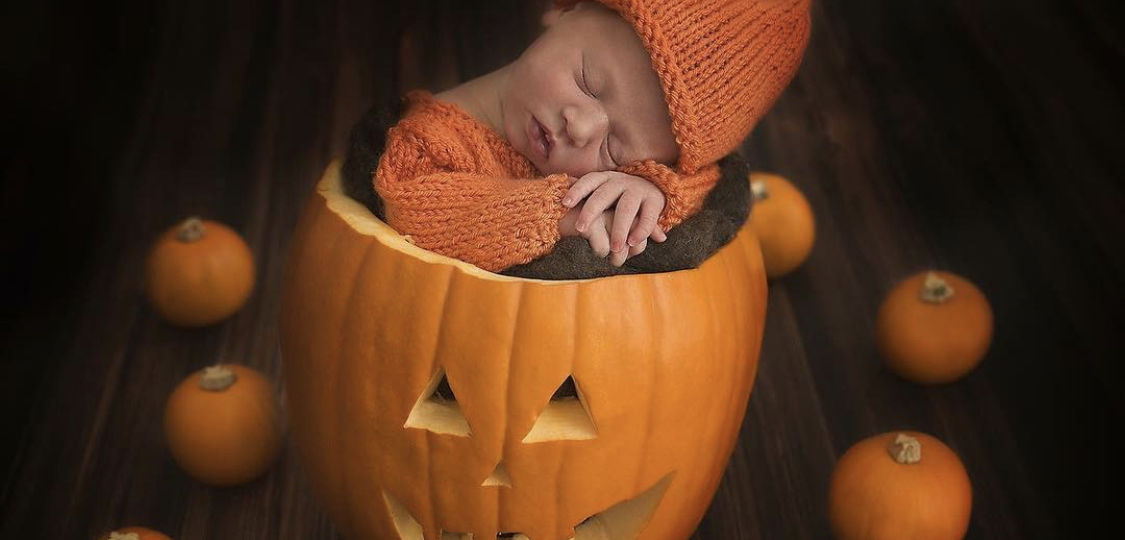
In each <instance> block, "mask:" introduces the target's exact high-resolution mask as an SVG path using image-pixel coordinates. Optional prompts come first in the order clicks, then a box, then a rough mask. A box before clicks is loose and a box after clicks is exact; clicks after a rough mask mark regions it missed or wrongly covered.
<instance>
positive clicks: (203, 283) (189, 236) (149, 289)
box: [145, 217, 254, 327]
mask: <svg viewBox="0 0 1125 540" xmlns="http://www.w3.org/2000/svg"><path fill="white" fill-rule="evenodd" d="M253 288H254V256H253V254H251V252H250V248H249V247H248V246H247V245H246V242H245V241H244V240H243V239H242V237H241V236H239V235H238V233H236V232H234V230H232V229H231V228H230V227H227V226H226V225H223V224H222V223H219V222H216V221H209V220H203V219H200V218H198V217H190V218H187V219H185V220H184V221H182V222H180V223H179V224H177V225H175V226H174V227H172V228H170V229H168V230H167V231H165V232H164V233H163V234H161V235H160V237H159V238H158V239H157V240H156V242H155V243H154V244H153V246H152V249H151V250H150V251H149V255H148V260H147V262H146V268H145V293H146V295H147V296H148V299H149V302H150V303H151V304H152V307H153V309H155V310H156V312H157V313H159V314H160V315H161V316H162V317H163V318H164V319H165V320H167V321H168V322H170V323H172V324H175V325H177V326H190V327H195V326H207V325H209V324H214V323H216V322H219V321H221V320H223V319H225V318H227V317H229V316H231V315H233V314H234V312H236V311H238V309H239V308H241V307H242V305H243V304H244V303H245V302H246V299H247V298H248V297H249V296H250V292H251V290H252V289H253Z"/></svg>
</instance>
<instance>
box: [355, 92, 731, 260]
mask: <svg viewBox="0 0 1125 540" xmlns="http://www.w3.org/2000/svg"><path fill="white" fill-rule="evenodd" d="M401 105H402V102H401V101H398V100H396V102H395V103H393V104H389V105H384V106H375V107H372V108H371V110H369V111H368V112H367V114H365V115H364V116H363V118H361V119H360V120H359V122H358V123H357V124H356V125H355V127H354V128H352V133H351V138H350V140H349V144H348V154H347V156H346V157H345V159H344V167H343V175H344V191H345V193H347V194H348V196H350V197H352V198H353V199H355V200H357V201H359V202H361V203H363V204H364V205H366V206H367V208H369V209H370V210H371V213H373V214H375V215H376V216H378V217H379V219H382V220H386V214H385V212H384V209H383V201H382V199H380V198H379V195H378V194H377V193H376V192H375V188H374V186H372V182H371V176H372V175H373V174H374V171H375V168H376V167H377V166H378V165H379V156H380V154H382V152H383V146H384V143H385V140H386V135H387V130H388V129H390V128H391V127H392V126H394V125H395V123H397V122H398V118H399V114H400V113H401V109H400V106H401ZM719 165H720V166H721V168H722V177H721V178H720V179H719V182H718V184H716V185H715V187H714V188H713V189H712V190H711V193H709V194H708V195H707V199H706V200H705V201H704V203H703V209H702V210H700V211H699V212H698V213H696V214H695V215H693V216H691V217H689V218H687V219H686V220H684V221H683V222H682V223H680V224H679V225H678V226H676V227H673V228H672V230H670V231H668V239H667V240H665V241H664V242H662V243H659V244H658V243H655V242H651V241H650V242H649V243H648V247H646V248H645V250H644V251H643V252H642V253H641V254H639V255H636V256H634V257H631V258H629V259H628V260H626V261H625V264H624V265H622V266H621V267H615V266H613V265H612V264H610V263H609V259H608V257H598V256H597V255H596V254H595V253H594V252H593V250H592V249H590V244H589V243H588V242H587V241H586V239H585V238H583V237H581V236H569V237H563V238H562V239H560V240H559V242H558V243H556V244H555V249H554V250H553V251H551V253H548V254H547V255H544V256H542V257H540V258H538V259H535V260H533V261H531V262H529V263H526V264H520V265H516V266H512V267H510V268H507V269H505V270H503V271H502V272H500V273H501V274H504V275H507V276H515V277H525V278H537V279H583V278H594V277H604V276H613V275H619V274H638V273H645V272H671V271H673V270H684V269H687V268H695V267H697V266H699V265H700V264H701V263H702V262H703V261H705V260H707V258H708V257H710V256H711V255H712V254H713V253H715V252H716V251H718V250H719V248H721V247H723V246H724V245H726V243H727V242H729V241H730V240H731V239H732V238H734V235H735V233H737V232H738V229H739V228H741V227H742V224H743V223H745V222H746V218H747V217H748V216H749V215H750V204H751V200H752V199H751V197H750V184H749V182H748V181H747V175H748V174H749V172H750V170H749V166H748V165H747V163H746V161H744V160H743V159H742V158H741V157H739V156H738V155H737V154H731V155H730V156H727V157H725V158H723V159H722V160H720V161H719Z"/></svg>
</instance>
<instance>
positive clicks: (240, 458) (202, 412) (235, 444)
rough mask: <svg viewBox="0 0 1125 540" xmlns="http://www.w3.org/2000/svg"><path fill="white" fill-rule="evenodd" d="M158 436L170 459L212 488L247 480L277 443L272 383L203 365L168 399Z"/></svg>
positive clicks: (269, 459) (245, 371)
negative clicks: (162, 436)
mask: <svg viewBox="0 0 1125 540" xmlns="http://www.w3.org/2000/svg"><path fill="white" fill-rule="evenodd" d="M164 434H165V437H166V438H167V440H168V448H169V450H171V452H172V457H173V458H175V460H176V462H177V463H179V465H180V467H182V468H183V469H184V470H185V471H186V472H187V473H188V474H189V475H191V476H192V477H193V478H195V479H196V480H199V481H200V482H203V483H204V484H208V485H212V486H233V485H237V484H242V483H245V482H248V481H250V480H253V479H254V478H257V477H258V476H260V475H261V474H262V473H264V472H265V471H266V469H268V468H269V467H270V465H271V464H272V463H273V462H274V460H275V458H276V457H277V454H278V451H279V449H280V447H281V428H280V420H279V418H278V411H277V405H276V403H275V401H274V392H273V387H272V385H271V384H270V382H269V381H268V380H267V379H266V378H265V376H263V375H262V374H261V373H259V372H257V371H255V370H253V369H251V368H248V367H246V366H240V365H235V364H220V365H216V366H211V367H207V368H204V369H203V370H202V371H200V372H197V373H195V374H192V375H191V376H189V377H188V378H187V379H184V381H183V382H181V383H180V384H179V386H177V387H176V389H175V390H174V391H173V392H172V395H171V396H170V397H169V398H168V404H167V406H166V408H165V412H164Z"/></svg>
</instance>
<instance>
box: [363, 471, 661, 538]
mask: <svg viewBox="0 0 1125 540" xmlns="http://www.w3.org/2000/svg"><path fill="white" fill-rule="evenodd" d="M674 474H675V473H668V474H667V475H665V476H664V478H661V479H660V480H659V481H657V482H656V483H655V484H653V485H652V486H651V487H649V488H648V489H646V490H644V491H643V492H641V493H640V494H639V495H637V496H636V497H633V498H632V499H627V500H624V501H621V502H619V503H617V504H614V505H613V506H610V507H609V508H606V509H605V510H603V511H601V512H599V513H597V514H594V515H592V516H590V517H588V518H586V519H585V520H583V521H582V522H581V523H579V524H578V525H577V526H575V527H574V536H573V537H571V539H570V540H628V539H630V538H636V537H637V536H638V535H640V533H641V530H643V529H644V528H645V525H648V522H649V521H650V520H651V519H652V514H653V512H654V511H655V510H656V507H657V506H659V505H660V500H661V499H663V498H664V492H666V491H667V490H668V485H669V484H670V483H671V482H672V476H673V475H674ZM383 500H384V502H386V505H387V511H388V512H390V514H391V518H392V519H393V520H394V524H395V529H396V531H397V532H398V536H399V538H401V539H402V540H423V537H422V525H421V524H419V523H418V520H416V519H414V516H413V515H412V514H411V513H410V511H409V510H408V509H407V508H406V506H405V505H403V504H402V503H401V502H399V501H398V499H395V498H394V497H392V496H391V495H390V494H389V493H387V492H385V491H384V492H383ZM496 538H498V539H499V538H503V539H507V540H530V539H529V538H528V537H527V536H526V535H524V534H523V533H518V532H502V533H499V534H497V535H496ZM441 540H474V536H473V533H464V532H447V531H442V533H441Z"/></svg>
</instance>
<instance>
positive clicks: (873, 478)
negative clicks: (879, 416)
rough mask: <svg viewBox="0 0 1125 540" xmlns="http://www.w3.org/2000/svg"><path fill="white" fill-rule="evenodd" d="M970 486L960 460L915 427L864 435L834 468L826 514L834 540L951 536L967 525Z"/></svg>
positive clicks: (919, 539)
mask: <svg viewBox="0 0 1125 540" xmlns="http://www.w3.org/2000/svg"><path fill="white" fill-rule="evenodd" d="M972 506H973V489H972V485H971V484H970V483H969V475H968V473H966V472H965V467H964V465H962V464H961V459H960V458H958V457H957V454H956V453H954V452H953V450H951V449H950V448H949V447H948V446H946V445H945V444H943V443H942V442H941V441H939V440H938V439H936V438H934V437H932V436H930V435H926V434H925V433H918V432H914V431H904V432H891V433H883V434H881V435H876V436H874V437H870V438H868V439H864V440H862V441H860V442H858V443H856V444H855V446H852V447H851V448H850V449H848V451H847V452H845V453H844V455H843V456H841V457H840V461H838V462H837V463H836V467H835V469H834V470H833V471H832V479H831V480H830V482H829V488H828V512H829V520H830V521H831V523H832V531H833V533H834V534H835V536H836V538H837V539H838V540H891V539H894V540H897V539H900V538H910V539H911V540H955V539H959V538H963V537H964V536H965V532H966V531H967V530H968V528H969V516H970V514H971V512H972Z"/></svg>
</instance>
